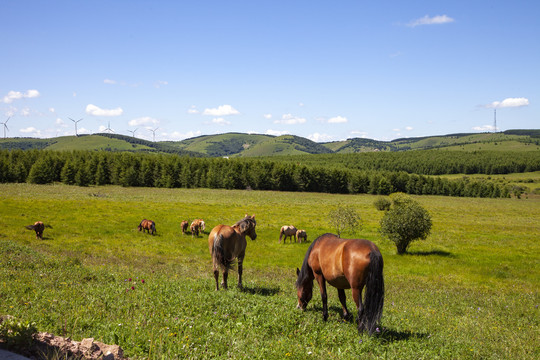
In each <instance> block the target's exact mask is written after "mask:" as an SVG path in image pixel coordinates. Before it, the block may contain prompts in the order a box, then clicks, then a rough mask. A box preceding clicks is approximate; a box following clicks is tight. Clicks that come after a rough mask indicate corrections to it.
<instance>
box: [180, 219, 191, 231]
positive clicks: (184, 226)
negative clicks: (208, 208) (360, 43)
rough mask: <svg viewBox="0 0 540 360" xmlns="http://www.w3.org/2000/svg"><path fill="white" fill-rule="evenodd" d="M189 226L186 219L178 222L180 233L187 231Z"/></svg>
mask: <svg viewBox="0 0 540 360" xmlns="http://www.w3.org/2000/svg"><path fill="white" fill-rule="evenodd" d="M188 226H189V222H188V221H187V220H184V221H182V222H181V223H180V228H181V229H182V234H185V233H186V231H187V228H188Z"/></svg>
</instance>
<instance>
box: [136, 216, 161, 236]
mask: <svg viewBox="0 0 540 360" xmlns="http://www.w3.org/2000/svg"><path fill="white" fill-rule="evenodd" d="M137 228H138V229H139V231H141V230H142V232H144V231H145V230H146V232H147V233H149V234H152V235H154V233H156V232H157V231H156V223H155V222H153V221H152V220H146V219H144V220H143V221H141V223H140V224H139V226H138V227H137Z"/></svg>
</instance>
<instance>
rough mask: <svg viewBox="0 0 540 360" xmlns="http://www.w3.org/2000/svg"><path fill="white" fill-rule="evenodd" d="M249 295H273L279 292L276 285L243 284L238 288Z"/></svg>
mask: <svg viewBox="0 0 540 360" xmlns="http://www.w3.org/2000/svg"><path fill="white" fill-rule="evenodd" d="M240 291H242V292H245V293H248V294H251V295H262V296H273V295H276V294H277V293H279V288H278V287H263V286H245V285H244V287H243V288H242V290H240Z"/></svg>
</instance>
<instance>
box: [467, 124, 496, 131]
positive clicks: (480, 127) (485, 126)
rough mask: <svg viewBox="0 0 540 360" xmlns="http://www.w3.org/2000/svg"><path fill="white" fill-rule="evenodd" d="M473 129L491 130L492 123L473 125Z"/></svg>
mask: <svg viewBox="0 0 540 360" xmlns="http://www.w3.org/2000/svg"><path fill="white" fill-rule="evenodd" d="M472 129H473V130H476V131H484V132H485V131H493V130H494V128H493V125H483V126H475V127H473V128H472Z"/></svg>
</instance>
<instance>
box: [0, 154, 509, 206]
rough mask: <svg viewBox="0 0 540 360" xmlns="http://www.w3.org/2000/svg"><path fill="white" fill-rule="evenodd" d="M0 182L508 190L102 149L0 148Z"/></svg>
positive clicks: (398, 175)
mask: <svg viewBox="0 0 540 360" xmlns="http://www.w3.org/2000/svg"><path fill="white" fill-rule="evenodd" d="M0 182H3V183H7V182H29V183H35V184H48V183H54V182H61V183H64V184H68V185H78V186H89V185H121V186H141V187H165V188H213V189H253V190H277V191H304V192H326V193H340V194H379V195H387V194H391V193H393V192H403V193H407V194H419V195H446V196H467V197H508V196H509V195H510V192H511V189H510V188H508V187H507V186H504V185H502V184H500V183H495V182H492V181H489V180H472V179H469V178H466V177H463V178H460V179H453V180H449V179H444V178H440V177H433V176H425V175H418V174H409V173H407V172H405V171H387V170H360V169H355V168H354V167H351V168H348V169H346V168H338V167H335V166H321V165H316V166H311V165H305V164H300V163H293V162H285V161H274V160H269V159H223V158H194V157H186V156H177V155H172V154H150V153H130V152H107V151H99V152H96V151H64V152H61V151H48V150H31V151H22V150H10V151H8V150H0Z"/></svg>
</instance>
